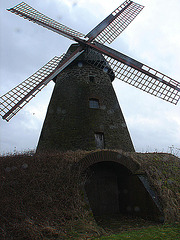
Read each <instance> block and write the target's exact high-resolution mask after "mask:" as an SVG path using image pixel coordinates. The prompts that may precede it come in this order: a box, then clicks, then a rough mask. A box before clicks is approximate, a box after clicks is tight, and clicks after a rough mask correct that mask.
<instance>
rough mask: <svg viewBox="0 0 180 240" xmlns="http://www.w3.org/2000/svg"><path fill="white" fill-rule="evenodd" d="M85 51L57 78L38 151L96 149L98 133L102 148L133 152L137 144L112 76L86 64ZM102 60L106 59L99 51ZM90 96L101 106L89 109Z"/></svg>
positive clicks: (71, 48) (97, 146) (72, 47)
mask: <svg viewBox="0 0 180 240" xmlns="http://www.w3.org/2000/svg"><path fill="white" fill-rule="evenodd" d="M74 47H75V45H72V46H71V47H70V49H69V50H68V52H69V51H72V50H73V49H74ZM85 54H87V53H86V52H85V53H83V55H82V56H80V57H79V58H78V59H76V60H75V61H74V62H73V63H72V64H71V65H69V66H68V67H67V68H66V69H65V70H63V72H61V73H60V74H59V75H58V76H57V77H56V79H55V82H56V84H55V87H54V91H53V94H52V97H51V101H50V103H49V107H48V110H47V114H46V118H45V121H44V125H43V129H42V132H41V136H40V139H39V143H38V147H37V151H44V150H50V151H53V150H60V151H67V150H78V149H83V150H94V149H96V148H99V146H100V145H97V141H95V134H96V136H100V138H101V137H102V136H103V139H102V141H103V144H102V148H106V149H122V150H124V151H131V152H132V151H134V147H133V144H132V141H131V138H130V135H129V132H128V129H127V126H126V122H125V120H124V117H123V114H122V111H121V109H120V106H119V103H118V100H117V97H116V94H115V92H114V89H113V86H112V80H113V79H112V77H110V76H109V75H108V74H107V73H105V72H103V70H102V69H97V68H95V67H94V66H91V65H90V64H87V63H86V62H85V61H84V57H85V56H86V55H85ZM91 58H93V57H91ZM99 59H100V61H105V60H104V58H103V57H102V55H100V54H99ZM91 60H92V59H91ZM90 99H93V100H96V101H98V104H99V108H90V106H89V100H90ZM96 140H97V139H96Z"/></svg>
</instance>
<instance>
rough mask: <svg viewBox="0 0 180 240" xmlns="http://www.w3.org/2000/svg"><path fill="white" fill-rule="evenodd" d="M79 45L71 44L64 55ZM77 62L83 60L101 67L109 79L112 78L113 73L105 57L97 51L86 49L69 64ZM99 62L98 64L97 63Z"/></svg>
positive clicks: (67, 54) (113, 76)
mask: <svg viewBox="0 0 180 240" xmlns="http://www.w3.org/2000/svg"><path fill="white" fill-rule="evenodd" d="M79 46H80V45H79V44H76V43H75V44H72V45H71V46H70V47H69V49H68V50H67V52H66V55H65V56H69V55H70V54H71V53H73V52H74V51H75V50H76V49H77V48H78V47H79ZM77 62H82V63H83V62H85V63H89V64H91V65H93V66H95V67H96V68H98V69H102V70H103V71H104V72H105V73H107V74H108V75H109V77H110V79H111V81H113V80H114V78H115V75H114V73H113V70H112V68H111V67H110V65H109V64H108V63H107V61H106V59H105V58H104V57H103V55H102V54H101V53H99V52H97V51H94V50H89V49H86V50H85V52H84V53H82V54H81V55H80V56H79V57H77V58H76V59H75V60H74V61H73V62H72V63H71V64H73V65H74V64H75V63H77ZM99 63H100V64H99Z"/></svg>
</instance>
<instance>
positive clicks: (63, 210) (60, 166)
mask: <svg viewBox="0 0 180 240" xmlns="http://www.w3.org/2000/svg"><path fill="white" fill-rule="evenodd" d="M78 155H79V153H75V154H74V156H73V154H72V152H70V153H53V154H41V155H40V154H39V155H34V156H30V155H29V154H20V155H13V156H4V157H1V158H0V176H1V182H0V187H1V195H0V221H1V222H0V231H1V233H2V237H3V238H2V239H44V238H45V237H46V238H49V239H54V238H57V237H58V236H60V237H61V239H63V237H64V239H67V236H69V237H70V235H71V234H72V235H73V234H74V233H73V231H76V227H74V228H73V226H79V227H78V228H79V229H78V231H80V229H81V230H82V229H83V230H82V232H84V233H85V232H87V231H86V230H88V229H91V232H93V234H95V235H97V234H98V231H99V230H98V228H97V226H96V224H95V221H94V219H93V217H92V214H91V212H90V211H89V209H88V208H86V206H85V203H84V200H83V191H82V190H81V186H80V184H81V182H82V181H83V179H82V176H81V174H80V171H79V170H78V169H75V168H74V167H73V165H74V162H76V158H77V156H78ZM73 158H74V161H73ZM79 223H81V224H79ZM82 223H84V224H82ZM82 225H83V227H82ZM80 226H81V227H80ZM90 226H91V227H90ZM67 229H68V231H67ZM80 232H81V231H80ZM69 234H70V235H69Z"/></svg>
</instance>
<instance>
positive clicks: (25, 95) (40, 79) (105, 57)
mask: <svg viewBox="0 0 180 240" xmlns="http://www.w3.org/2000/svg"><path fill="white" fill-rule="evenodd" d="M142 9H143V6H141V5H140V4H137V3H134V2H133V1H130V0H126V1H125V2H124V3H123V4H121V5H120V6H119V7H118V8H117V9H115V10H114V11H113V12H112V13H111V14H110V15H109V16H108V17H107V18H105V19H104V20H103V21H102V22H101V23H100V24H98V25H97V26H96V27H95V28H94V29H93V30H92V31H90V32H89V33H88V34H87V35H84V34H82V33H79V32H77V31H75V30H72V29H70V28H68V27H66V26H64V25H62V24H60V23H58V22H56V21H54V20H52V19H50V18H48V17H47V16H45V15H43V14H41V13H40V12H38V11H37V10H35V9H33V8H32V7H30V6H29V5H27V4H26V3H24V2H22V3H20V4H18V5H17V6H15V7H13V8H10V9H8V10H9V11H11V12H13V13H15V14H17V15H19V16H21V17H24V18H25V19H28V20H29V21H32V22H35V23H37V24H39V25H41V26H43V27H45V28H48V29H49V30H52V31H54V32H56V33H58V34H60V35H63V36H65V37H67V38H69V39H71V40H74V41H76V42H77V43H78V45H76V46H74V45H73V46H71V47H70V49H69V51H68V52H67V53H66V54H65V55H62V56H60V57H54V58H53V59H51V60H50V61H49V62H48V63H47V64H46V65H45V66H43V67H42V68H41V69H39V70H38V71H37V72H36V73H35V74H33V75H32V76H31V77H29V78H28V79H26V80H25V81H24V82H22V83H21V84H19V85H18V86H17V87H15V88H14V89H12V90H10V91H9V92H8V93H6V94H5V95H3V96H2V97H1V110H0V115H1V116H2V118H3V119H5V120H6V121H9V120H10V119H11V118H12V117H13V116H14V115H15V114H16V113H17V112H18V111H19V110H20V109H21V108H23V107H24V106H25V105H26V104H27V103H28V102H29V101H30V100H31V99H32V98H33V97H34V96H35V95H36V94H37V93H38V92H39V91H41V90H42V89H43V87H44V86H46V85H47V84H48V83H49V82H50V81H51V80H54V82H56V84H55V88H57V87H56V86H57V85H58V84H57V83H58V82H61V83H63V82H65V83H66V81H67V80H66V79H69V77H67V76H68V74H69V72H67V71H69V69H70V68H71V69H72V68H73V67H74V66H75V65H76V69H75V70H76V71H77V69H79V71H80V73H79V74H82V69H83V68H84V65H88V66H92V68H93V70H92V69H91V70H90V69H89V71H94V69H97V71H98V72H97V73H96V74H93V73H92V74H90V73H88V74H89V83H90V84H92V85H93V84H95V89H96V87H97V82H96V81H99V80H96V79H95V78H96V76H97V75H98V74H102V75H103V74H104V75H103V79H105V78H106V77H105V74H106V75H107V76H108V77H109V79H110V80H111V81H112V80H113V79H114V77H115V78H118V79H120V80H122V81H124V82H126V83H129V84H130V85H132V86H135V87H136V88H138V89H141V90H143V91H145V92H147V93H150V94H152V95H154V96H157V97H159V98H161V99H163V100H166V101H168V102H171V103H173V104H177V102H178V100H179V97H180V83H179V82H177V81H175V80H173V79H172V78H170V77H168V76H166V75H164V74H162V73H160V72H158V71H156V70H154V69H152V68H150V67H148V66H146V65H145V64H143V63H140V62H138V61H136V60H134V59H132V58H130V57H128V56H126V55H124V54H122V53H120V52H117V51H115V50H113V49H112V48H109V47H107V46H106V45H104V44H105V43H111V42H112V41H113V40H115V38H116V37H118V36H119V35H120V34H121V32H122V31H123V30H124V29H125V28H126V27H127V26H128V25H129V24H130V23H131V22H132V21H133V20H134V18H135V17H136V16H137V15H138V14H139V13H140V11H141V10H142ZM75 70H74V71H75ZM72 74H73V73H72ZM71 77H72V75H71ZM93 81H94V82H93ZM104 82H107V83H108V84H109V82H110V81H109V80H106V81H105V80H104ZM98 84H99V83H98ZM100 84H102V85H103V83H100ZM78 87H79V86H78ZM67 89H69V87H68V86H66V90H67ZM81 89H82V88H81ZM85 89H86V88H85ZM76 90H77V87H76ZM55 91H56V92H57V91H59V90H55ZM90 92H92V89H91V91H89V92H88V93H87V94H90V95H92V96H90V95H89V96H88V101H89V104H90V105H91V104H92V105H91V106H89V107H90V108H100V110H102V111H103V110H106V109H103V108H106V107H107V106H106V104H104V101H105V99H101V101H99V99H98V93H96V94H95V95H96V96H93V94H92V93H90ZM100 92H101V89H100V90H99V94H100ZM69 94H70V93H69ZM107 94H108V89H107V88H106V91H104V94H103V96H104V97H103V96H101V98H106V97H107ZM53 95H56V94H54V93H53ZM53 95H52V101H51V102H53V99H55V98H54V97H53ZM82 95H83V94H82ZM82 95H81V97H82ZM63 96H64V95H63ZM110 96H111V97H112V96H113V93H112V92H111V94H110ZM113 98H114V99H115V98H116V97H115V96H113ZM56 99H57V97H56ZM61 100H62V99H61ZM86 100H87V99H86ZM114 101H116V100H114ZM60 102H61V101H60V100H59V102H58V103H57V102H56V101H55V102H54V103H52V104H51V103H50V105H56V106H55V108H56V112H55V113H54V115H52V112H53V111H54V109H53V108H51V107H49V110H48V112H49V113H47V116H46V120H45V123H44V126H43V130H42V134H41V137H40V141H39V146H41V145H44V146H45V147H46V143H45V142H47V139H48V141H49V139H50V137H51V138H52V139H51V140H50V142H51V146H55V145H57V148H58V144H59V143H58V142H59V141H62V142H64V141H65V139H69V142H68V143H66V146H67V145H68V147H67V148H70V146H72V145H74V144H76V143H77V147H76V148H78V147H79V146H82V145H83V144H84V143H86V144H85V146H84V147H83V148H85V149H87V145H88V146H90V149H91V148H93V147H95V146H94V145H93V144H94V142H93V143H91V142H92V141H93V138H94V137H95V140H96V144H97V145H98V144H100V146H99V145H98V147H101V148H104V147H107V148H122V149H123V150H125V151H133V145H132V142H131V139H130V136H129V133H128V129H127V127H126V123H125V120H124V118H123V115H122V112H121V110H120V108H118V110H117V112H118V113H119V117H114V115H113V114H112V113H113V112H115V109H114V108H113V107H112V106H109V109H108V110H107V111H106V113H105V114H104V115H103V116H101V117H100V118H101V119H100V121H99V122H98V124H97V125H99V128H98V129H95V130H94V129H93V130H92V131H93V134H94V135H93V138H92V137H90V136H88V134H87V132H89V131H90V130H87V132H83V131H82V135H81V131H80V130H81V126H82V125H80V126H79V127H78V125H77V124H74V123H73V124H72V126H73V127H72V129H71V130H69V129H68V130H67V131H66V132H64V133H63V134H62V129H63V127H64V125H63V124H64V123H63V124H62V126H61V130H58V131H57V128H58V126H59V124H60V122H61V123H62V119H63V118H65V120H64V121H66V120H67V119H68V118H69V115H68V114H67V109H64V108H63V107H60V106H59V105H58V106H57V104H60ZM66 102H67V100H66ZM77 104H79V102H78V103H77ZM112 104H113V103H112ZM72 109H73V108H72ZM84 109H85V107H83V110H84ZM116 109H117V108H116ZM91 110H92V109H91ZM93 110H94V109H93ZM99 112H100V111H99ZM76 113H77V112H76ZM88 114H89V113H88ZM88 114H87V116H88V117H89V115H88ZM98 114H99V115H101V114H100V113H98ZM107 114H108V115H107ZM50 115H52V116H50ZM58 115H59V119H60V120H58V121H60V122H57V119H56V120H55V122H53V123H52V121H53V119H54V116H58ZM92 115H94V112H93V113H92ZM96 115H97V111H96ZM49 116H50V117H49ZM76 116H77V114H76ZM105 116H107V119H110V120H108V121H106V120H105V119H106V117H105ZM66 117H67V118H66ZM88 117H87V118H88ZM71 118H72V116H71ZM80 120H81V115H78V117H77V119H76V122H78V121H80ZM87 121H88V120H87ZM87 121H86V122H85V125H86V124H87ZM102 122H103V124H101V123H102ZM104 122H106V124H105V123H104ZM69 123H71V122H68V124H69ZM95 123H97V121H95ZM90 125H91V126H90ZM90 125H88V126H90V128H91V127H92V125H93V124H92V122H91V124H90ZM95 125H96V124H95ZM107 125H108V126H109V127H111V130H112V131H111V132H110V133H109V136H108V137H107V132H106V133H104V128H106V126H107ZM68 126H69V125H68ZM86 126H87V125H86ZM66 128H67V127H65V129H66ZM77 128H78V129H77ZM53 129H54V132H58V134H57V135H56V136H55V135H54V134H55V133H54V134H52V131H53ZM69 132H70V133H69ZM77 132H78V134H80V135H79V136H80V138H81V140H80V139H78V138H77ZM67 133H68V134H67ZM71 133H73V137H72V134H71ZM59 136H60V137H59ZM63 136H64V138H63ZM83 136H86V137H83ZM87 136H88V137H87ZM118 136H119V137H118ZM104 138H105V145H104V143H103V141H104ZM60 139H61V140H60ZM114 139H115V140H114ZM122 139H123V140H122ZM108 141H109V142H108ZM50 142H49V143H48V145H49V144H50ZM41 143H42V144H41ZM61 144H62V143H61ZM97 145H96V146H97ZM79 148H81V147H79Z"/></svg>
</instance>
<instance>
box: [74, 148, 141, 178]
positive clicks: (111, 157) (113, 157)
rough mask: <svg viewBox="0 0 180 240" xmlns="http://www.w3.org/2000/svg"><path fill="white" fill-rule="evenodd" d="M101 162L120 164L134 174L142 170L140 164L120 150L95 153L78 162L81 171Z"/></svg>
mask: <svg viewBox="0 0 180 240" xmlns="http://www.w3.org/2000/svg"><path fill="white" fill-rule="evenodd" d="M99 162H116V163H119V164H121V165H123V166H124V167H126V168H127V169H128V170H130V171H131V172H132V173H133V174H134V173H136V172H137V171H138V170H139V168H140V165H139V163H137V162H136V161H135V160H134V159H133V158H132V157H131V156H128V154H127V153H123V152H122V151H118V150H117V151H115V150H101V151H94V152H92V153H89V154H88V155H86V156H85V157H83V158H82V159H81V160H80V161H79V162H78V165H79V166H80V168H81V171H85V170H86V169H87V168H88V167H90V166H91V165H93V164H96V163H99Z"/></svg>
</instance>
